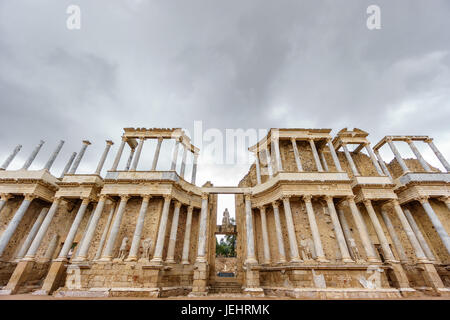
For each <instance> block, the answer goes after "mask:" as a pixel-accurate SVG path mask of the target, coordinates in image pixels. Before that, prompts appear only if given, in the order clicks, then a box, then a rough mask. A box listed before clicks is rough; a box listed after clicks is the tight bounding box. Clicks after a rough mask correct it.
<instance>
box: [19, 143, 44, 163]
mask: <svg viewBox="0 0 450 320" xmlns="http://www.w3.org/2000/svg"><path fill="white" fill-rule="evenodd" d="M44 143H45V141H44V140H41V141H39V144H38V145H37V147H36V148H35V149H34V150H33V152H32V153H31V154H30V156H29V157H28V159H27V161H25V163H24V164H23V167H22V169H25V170H28V168H29V167H30V166H31V164H32V163H33V161H34V159H35V158H36V156H37V154H38V153H39V150H41V148H42V145H43V144H44Z"/></svg>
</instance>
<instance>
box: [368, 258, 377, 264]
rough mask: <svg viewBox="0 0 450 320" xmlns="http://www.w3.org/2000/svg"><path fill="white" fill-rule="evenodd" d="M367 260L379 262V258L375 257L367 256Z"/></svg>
mask: <svg viewBox="0 0 450 320" xmlns="http://www.w3.org/2000/svg"><path fill="white" fill-rule="evenodd" d="M367 262H374V263H380V260H379V259H377V258H375V257H367Z"/></svg>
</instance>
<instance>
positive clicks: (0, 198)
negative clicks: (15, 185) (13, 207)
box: [0, 193, 11, 212]
mask: <svg viewBox="0 0 450 320" xmlns="http://www.w3.org/2000/svg"><path fill="white" fill-rule="evenodd" d="M9 198H11V195H10V194H8V193H2V194H0V212H1V211H2V209H3V207H4V206H5V204H6V202H8V199H9Z"/></svg>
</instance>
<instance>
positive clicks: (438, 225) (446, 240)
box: [419, 197, 450, 253]
mask: <svg viewBox="0 0 450 320" xmlns="http://www.w3.org/2000/svg"><path fill="white" fill-rule="evenodd" d="M419 202H420V204H421V205H422V207H423V209H424V210H425V212H426V214H427V216H428V218H430V220H431V223H432V224H433V226H434V229H435V230H436V232H437V233H438V235H439V237H440V238H441V240H442V243H443V244H444V246H445V248H447V252H448V253H450V237H449V236H448V233H447V231H446V230H445V227H444V226H443V225H442V222H441V220H439V218H438V216H437V215H436V213H435V212H434V210H433V208H432V207H431V205H430V203H429V202H428V197H421V198H419Z"/></svg>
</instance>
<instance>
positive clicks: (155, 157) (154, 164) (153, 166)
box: [151, 137, 163, 171]
mask: <svg viewBox="0 0 450 320" xmlns="http://www.w3.org/2000/svg"><path fill="white" fill-rule="evenodd" d="M162 142H163V137H159V138H158V144H157V145H156V150H155V154H154V156H153V162H152V169H151V170H152V171H155V170H156V165H157V164H158V158H159V152H160V151H161V144H162Z"/></svg>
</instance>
